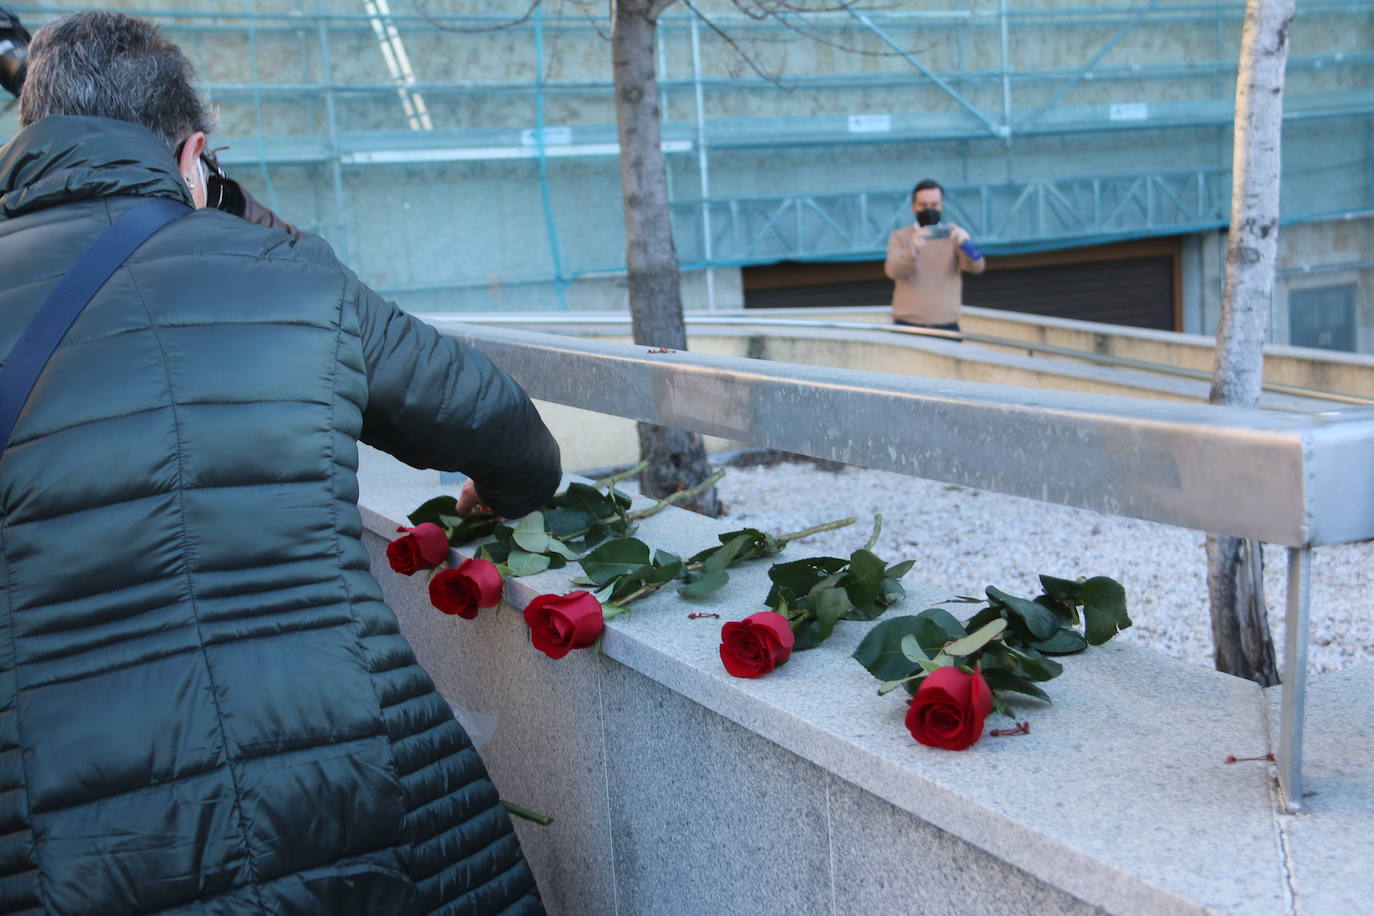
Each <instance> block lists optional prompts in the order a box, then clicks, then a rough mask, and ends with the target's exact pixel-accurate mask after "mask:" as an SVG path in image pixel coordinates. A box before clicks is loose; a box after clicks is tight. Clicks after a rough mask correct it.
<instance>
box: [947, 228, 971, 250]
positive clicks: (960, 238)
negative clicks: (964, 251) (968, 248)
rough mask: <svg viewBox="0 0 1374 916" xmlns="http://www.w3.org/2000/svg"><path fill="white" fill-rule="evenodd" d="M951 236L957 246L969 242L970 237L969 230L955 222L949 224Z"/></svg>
mask: <svg viewBox="0 0 1374 916" xmlns="http://www.w3.org/2000/svg"><path fill="white" fill-rule="evenodd" d="M949 237H950V238H951V239H952V240H953V241H954V247H955V248H958V247H959V246H960V245H962V244H964V243H965V242H967V241H968V238H969V236H968V232H967V231H966V230H965V229H963V228H962V227H960V226H957V225H955V224H954V223H950V224H949Z"/></svg>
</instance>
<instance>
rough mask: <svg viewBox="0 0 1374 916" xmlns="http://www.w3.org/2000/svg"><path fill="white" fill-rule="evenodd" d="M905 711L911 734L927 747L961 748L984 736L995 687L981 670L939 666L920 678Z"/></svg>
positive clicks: (954, 749)
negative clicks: (985, 722) (919, 684)
mask: <svg viewBox="0 0 1374 916" xmlns="http://www.w3.org/2000/svg"><path fill="white" fill-rule="evenodd" d="M909 706H910V708H909V709H908V710H907V713H906V727H907V730H908V731H910V732H911V737H913V738H915V739H916V740H917V741H919V742H920V743H921V744H924V745H926V746H928V747H942V748H945V749H946V750H950V751H962V750H965V749H966V748H968V747H969V746H971V745H972V744H974V743H975V742H977V740H978V739H979V738H981V737H983V720H984V719H986V718H987V715H988V713H989V712H990V711H991V710H992V691H991V690H989V689H988V682H987V681H985V680H983V675H982V673H981V672H979V671H974V672H973V673H972V674H968V673H966V672H963V671H960V670H959V669H958V668H949V667H946V668H939V669H937V670H935V671H932V672H931V673H930V674H929V675H927V676H926V679H925V680H923V681H921V686H920V688H919V689H918V690H917V691H916V696H914V697H912V698H911V702H910V704H909Z"/></svg>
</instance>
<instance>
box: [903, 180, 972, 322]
mask: <svg viewBox="0 0 1374 916" xmlns="http://www.w3.org/2000/svg"><path fill="white" fill-rule="evenodd" d="M944 200H945V191H944V188H942V187H940V184H939V182H937V181H934V180H932V179H929V178H927V179H926V180H925V181H922V182H920V183H919V184H917V185H916V187H915V188H913V189H912V191H911V212H912V214H913V215H914V216H915V218H916V222H915V223H914V224H913V225H910V226H904V227H902V228H901V229H898V230H897V231H896V232H894V233H892V235H890V236H888V239H887V262H886V263H885V264H884V265H883V271H884V272H885V273H886V274H887V275H888V277H890V278H891V279H892V281H893V283H894V284H895V287H894V288H893V291H892V320H893V321H894V322H895V323H897V324H904V325H909V326H911V327H917V328H934V329H937V330H941V331H958V330H959V309H960V306H961V305H962V303H963V291H964V281H963V272H968V273H971V274H980V273H982V272H983V269H984V268H985V267H987V262H986V261H985V260H984V259H983V253H982V252H981V251H979V250H978V249H977V247H975V246H974V244H973V242H972V240H970V239H969V235H968V232H966V231H965V230H964V229H962V228H960V227H959V226H956V225H954V224H953V223H945V222H942V221H941V217H942V215H943V210H944Z"/></svg>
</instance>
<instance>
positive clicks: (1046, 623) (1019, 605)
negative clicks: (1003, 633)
mask: <svg viewBox="0 0 1374 916" xmlns="http://www.w3.org/2000/svg"><path fill="white" fill-rule="evenodd" d="M987 594H988V599H989V600H990V601H991V602H992V603H993V604H995V605H997V606H999V607H1002V608H1005V609H1006V610H1008V611H1010V612H1011V615H1012V619H1011V621H1010V622H1011V623H1012V625H1013V626H1017V625H1018V624H1019V629H1021V630H1023V631H1024V632H1023V635H1025V636H1028V637H1029V638H1031V639H1049V638H1050V637H1051V636H1053V635H1054V631H1055V630H1057V629H1059V618H1057V617H1055V615H1054V614H1053V613H1051V612H1050V609H1049V608H1047V607H1045V606H1044V605H1043V604H1036V603H1035V602H1034V601H1027V600H1026V599H1025V598H1018V597H1016V596H1015V595H1008V594H1007V593H1006V592H1004V591H1002V590H1001V589H999V588H995V587H993V586H991V585H989V586H988V587H987Z"/></svg>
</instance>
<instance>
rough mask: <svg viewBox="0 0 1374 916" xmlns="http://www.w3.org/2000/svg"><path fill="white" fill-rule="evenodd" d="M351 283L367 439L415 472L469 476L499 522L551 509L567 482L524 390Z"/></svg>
mask: <svg viewBox="0 0 1374 916" xmlns="http://www.w3.org/2000/svg"><path fill="white" fill-rule="evenodd" d="M349 279H350V282H351V283H352V284H353V285H354V286H355V287H356V290H357V294H356V295H357V305H358V319H359V326H360V332H361V335H362V343H363V358H364V361H365V362H366V365H367V388H368V403H367V408H366V410H365V411H364V412H363V433H362V440H363V441H364V442H366V443H367V444H368V445H371V446H374V447H376V448H379V449H381V450H383V451H385V452H389V453H390V454H392V455H394V456H395V457H397V458H399V459H400V460H402V461H404V462H406V463H407V464H409V465H412V466H414V467H419V468H430V467H433V468H439V469H440V470H445V471H461V472H462V473H464V474H467V475H468V476H469V477H471V478H472V480H473V483H474V484H475V485H476V487H477V492H478V493H479V494H480V495H481V497H482V500H483V502H485V503H486V504H487V505H488V506H490V507H491V508H492V510H493V511H495V512H496V513H497V514H498V515H502V516H505V517H507V518H519V517H520V516H522V515H527V514H528V513H530V512H532V511H534V510H535V509H537V508H539V507H540V506H542V505H543V504H544V503H546V502H547V501H548V500H549V497H551V496H552V495H553V494H554V491H555V490H557V489H558V484H559V481H560V479H561V476H562V472H561V468H560V464H559V453H558V443H557V442H556V441H554V438H553V435H552V434H551V433H550V432H549V430H548V428H547V427H546V426H545V425H544V421H543V420H542V419H540V417H539V413H538V411H536V410H535V408H534V405H533V404H532V403H531V402H530V399H529V397H528V396H527V395H526V394H525V392H524V391H523V390H522V389H521V388H520V386H519V385H517V384H516V383H515V381H514V380H513V379H511V377H510V376H508V375H506V373H504V372H502V371H501V370H500V369H498V368H496V366H494V365H492V363H491V361H490V360H488V359H487V357H486V356H484V355H483V354H482V353H480V352H479V351H477V350H475V349H473V348H472V347H470V346H468V345H467V344H465V343H463V342H461V341H459V340H456V339H455V338H452V337H445V336H443V335H441V334H440V333H439V332H438V331H436V330H434V328H432V327H430V326H429V325H427V324H425V323H424V322H423V321H420V320H418V319H416V318H413V317H412V316H410V315H407V314H406V313H405V312H402V311H401V310H400V309H399V308H397V307H396V306H395V305H394V304H392V303H390V302H386V301H384V300H383V299H382V298H381V297H380V296H378V295H377V294H376V293H375V292H373V291H372V290H371V289H368V288H367V287H366V286H365V285H363V284H362V283H361V282H359V281H358V280H357V279H356V278H355V277H353V276H352V275H350V277H349Z"/></svg>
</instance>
